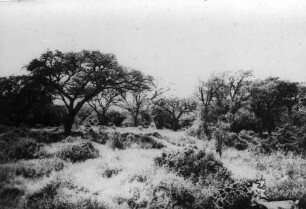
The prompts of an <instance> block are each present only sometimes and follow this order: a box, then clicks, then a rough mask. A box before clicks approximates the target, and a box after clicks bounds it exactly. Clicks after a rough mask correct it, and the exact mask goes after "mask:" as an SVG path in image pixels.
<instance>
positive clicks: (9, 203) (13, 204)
mask: <svg viewBox="0 0 306 209" xmlns="http://www.w3.org/2000/svg"><path fill="white" fill-rule="evenodd" d="M23 195H24V191H23V190H21V189H20V188H17V187H7V186H5V187H3V188H1V189H0V197H1V198H0V206H1V207H3V208H20V200H21V197H22V196H23Z"/></svg>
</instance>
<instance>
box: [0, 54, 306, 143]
mask: <svg viewBox="0 0 306 209" xmlns="http://www.w3.org/2000/svg"><path fill="white" fill-rule="evenodd" d="M25 69H26V70H27V72H28V75H23V76H9V77H2V78H0V104H1V110H0V123H1V124H4V125H14V126H18V125H21V124H25V125H28V126H35V125H36V124H43V125H54V126H58V125H61V124H63V125H64V130H65V133H66V134H70V133H71V130H72V125H73V123H74V122H75V118H76V117H78V116H79V115H80V114H84V108H85V107H87V108H88V107H90V108H91V111H89V112H90V113H91V112H93V113H95V115H96V117H97V119H98V121H99V123H100V124H101V125H108V124H110V123H112V124H115V125H121V123H122V121H123V120H124V119H125V118H126V116H129V118H130V121H131V124H130V125H132V126H138V125H149V124H150V123H154V124H155V126H156V127H157V128H170V129H173V130H178V129H180V128H183V127H190V126H192V125H194V124H197V126H198V127H197V133H198V135H201V136H204V137H211V135H212V133H213V132H214V129H215V128H216V127H218V126H220V124H227V125H226V126H227V127H228V131H229V132H234V133H239V132H240V131H241V130H251V131H254V132H255V133H259V134H263V133H265V132H266V133H267V134H268V135H269V136H270V137H272V135H273V133H282V134H283V135H286V134H287V135H288V134H289V135H290V134H291V135H290V136H289V135H288V137H289V138H290V137H293V138H294V137H296V138H299V139H301V138H303V137H304V138H305V141H306V137H305V136H306V134H305V133H306V130H305V129H306V127H305V124H306V123H305V122H306V118H305V110H306V97H305V95H306V88H305V85H304V84H302V83H298V82H292V81H288V80H282V79H280V78H278V77H269V78H266V79H261V80H260V79H257V80H255V79H254V77H253V75H252V72H251V71H239V72H223V73H219V74H215V75H210V76H209V77H208V78H207V79H206V80H202V81H200V82H199V83H198V84H197V86H196V85H195V86H196V90H195V92H194V95H193V97H191V98H188V99H187V98H182V99H181V98H169V97H165V96H164V92H165V91H166V90H164V89H160V88H158V87H156V86H155V84H154V78H153V77H152V76H149V75H144V74H143V73H142V72H140V71H137V70H134V69H130V68H127V67H124V66H122V65H120V64H119V63H118V61H117V58H116V56H115V55H114V54H104V53H101V52H100V51H88V50H83V51H81V52H68V53H63V52H61V51H58V50H57V51H47V52H45V53H43V54H42V55H41V56H40V57H39V58H36V59H33V60H32V61H31V62H30V63H29V64H28V65H26V66H25ZM57 101H60V102H57ZM119 110H120V111H119ZM123 113H124V114H123ZM85 115H86V114H85ZM284 130H285V131H284ZM288 130H289V132H290V133H288ZM282 131H283V132H282ZM304 138H303V139H304Z"/></svg>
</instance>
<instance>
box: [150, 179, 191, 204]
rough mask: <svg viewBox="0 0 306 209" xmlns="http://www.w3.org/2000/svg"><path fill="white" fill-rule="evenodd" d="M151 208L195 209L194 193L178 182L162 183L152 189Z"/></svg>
mask: <svg viewBox="0 0 306 209" xmlns="http://www.w3.org/2000/svg"><path fill="white" fill-rule="evenodd" d="M151 190H152V191H151V195H152V197H151V198H150V202H149V208H152V209H159V208H182V209H184V208H186V209H189V208H193V206H194V203H195V196H194V195H193V192H192V191H191V190H190V189H188V188H187V187H184V186H183V185H182V184H178V183H176V182H160V183H159V184H157V185H154V186H153V187H152V189H151Z"/></svg>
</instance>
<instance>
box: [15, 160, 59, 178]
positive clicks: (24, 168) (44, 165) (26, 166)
mask: <svg viewBox="0 0 306 209" xmlns="http://www.w3.org/2000/svg"><path fill="white" fill-rule="evenodd" d="M64 167H65V163H64V161H63V160H61V159H58V158H53V159H42V160H38V161H30V162H24V163H22V164H21V165H19V166H17V168H16V172H15V173H16V175H22V176H24V177H25V178H40V177H42V176H49V175H50V174H51V172H53V171H61V170H63V169H64Z"/></svg>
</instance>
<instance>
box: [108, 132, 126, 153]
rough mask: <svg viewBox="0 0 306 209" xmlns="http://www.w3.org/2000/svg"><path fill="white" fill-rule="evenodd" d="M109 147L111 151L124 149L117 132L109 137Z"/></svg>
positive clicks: (121, 139)
mask: <svg viewBox="0 0 306 209" xmlns="http://www.w3.org/2000/svg"><path fill="white" fill-rule="evenodd" d="M109 146H110V148H111V149H113V150H115V149H124V145H123V138H122V136H121V134H120V133H119V132H114V133H113V134H112V135H111V136H110V140H109Z"/></svg>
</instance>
